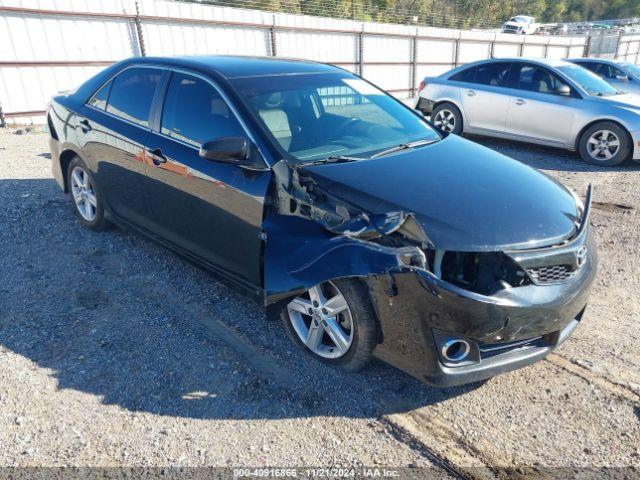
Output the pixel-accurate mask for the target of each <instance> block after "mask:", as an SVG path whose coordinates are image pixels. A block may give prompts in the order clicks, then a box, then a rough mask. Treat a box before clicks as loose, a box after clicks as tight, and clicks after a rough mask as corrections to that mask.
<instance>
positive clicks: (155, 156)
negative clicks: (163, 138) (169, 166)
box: [147, 148, 167, 165]
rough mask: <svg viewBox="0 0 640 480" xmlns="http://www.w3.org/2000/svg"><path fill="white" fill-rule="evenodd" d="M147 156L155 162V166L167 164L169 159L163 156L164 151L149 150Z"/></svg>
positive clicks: (157, 149)
mask: <svg viewBox="0 0 640 480" xmlns="http://www.w3.org/2000/svg"><path fill="white" fill-rule="evenodd" d="M147 155H148V156H149V157H150V158H151V160H153V164H154V165H160V164H161V163H167V157H165V156H164V155H163V154H162V150H160V149H159V148H154V149H151V150H147Z"/></svg>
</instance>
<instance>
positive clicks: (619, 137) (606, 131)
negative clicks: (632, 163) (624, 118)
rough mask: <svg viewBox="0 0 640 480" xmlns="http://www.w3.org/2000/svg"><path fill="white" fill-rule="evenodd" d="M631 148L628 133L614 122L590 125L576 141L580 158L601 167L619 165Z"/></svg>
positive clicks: (627, 155)
mask: <svg viewBox="0 0 640 480" xmlns="http://www.w3.org/2000/svg"><path fill="white" fill-rule="evenodd" d="M631 149H632V144H631V141H630V138H629V135H628V133H627V132H626V131H625V130H624V129H623V128H622V127H621V126H620V125H618V124H617V123H614V122H600V123H597V124H595V125H592V126H591V127H589V128H588V129H587V130H586V131H585V132H584V133H583V134H582V136H581V137H580V141H579V143H578V150H579V151H580V156H581V157H582V159H583V160H584V161H585V162H588V163H590V164H592V165H598V166H601V167H612V166H614V165H619V164H620V163H622V162H624V161H625V160H626V159H627V158H629V156H630V154H631Z"/></svg>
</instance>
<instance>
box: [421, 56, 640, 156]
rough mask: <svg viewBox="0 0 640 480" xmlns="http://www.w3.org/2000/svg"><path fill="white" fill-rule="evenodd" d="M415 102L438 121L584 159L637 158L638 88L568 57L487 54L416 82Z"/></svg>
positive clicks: (639, 127)
mask: <svg viewBox="0 0 640 480" xmlns="http://www.w3.org/2000/svg"><path fill="white" fill-rule="evenodd" d="M419 91H420V98H419V100H418V103H417V105H416V108H417V109H418V110H420V111H422V112H423V113H424V114H425V115H431V121H432V123H434V124H435V125H436V126H437V127H438V128H440V129H441V130H443V131H445V132H450V133H456V134H460V133H463V132H464V133H473V134H479V135H488V136H493V137H501V138H507V139H512V140H518V141H524V142H531V143H538V144H541V145H548V146H552V147H560V148H565V149H569V150H577V151H579V152H580V156H581V157H582V158H583V160H585V161H586V162H589V163H591V164H594V165H600V166H613V165H618V164H619V163H622V162H623V161H625V160H626V159H629V158H632V159H634V160H640V96H635V95H631V94H624V93H622V92H620V91H619V90H617V89H616V88H614V87H612V86H611V85H610V84H608V83H607V82H605V81H604V80H602V78H600V77H599V76H598V75H596V74H594V73H592V72H590V71H589V70H587V69H585V68H582V67H580V66H578V65H575V64H573V63H569V62H565V61H562V60H551V59H540V60H537V59H536V60H533V59H524V58H512V59H508V58H507V59H491V60H483V61H479V62H474V63H470V64H466V65H464V66H462V67H458V68H456V69H454V70H451V71H449V72H447V73H444V74H442V75H440V76H438V77H428V78H425V79H424V81H423V82H422V83H421V84H420V88H419Z"/></svg>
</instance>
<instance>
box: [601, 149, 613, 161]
mask: <svg viewBox="0 0 640 480" xmlns="http://www.w3.org/2000/svg"><path fill="white" fill-rule="evenodd" d="M602 154H603V155H604V158H606V159H607V160H609V159H610V158H611V157H613V155H612V154H611V150H609V149H608V148H605V149H603V150H602Z"/></svg>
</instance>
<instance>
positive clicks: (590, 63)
mask: <svg viewBox="0 0 640 480" xmlns="http://www.w3.org/2000/svg"><path fill="white" fill-rule="evenodd" d="M569 61H570V62H571V63H575V64H576V65H580V66H581V67H584V68H586V69H588V70H591V71H592V72H593V73H595V74H597V75H599V76H600V77H602V78H603V79H604V80H606V81H607V82H608V83H610V84H611V85H613V86H614V87H615V88H617V89H618V90H620V91H622V92H629V93H635V94H640V67H639V66H638V65H635V64H633V63H631V62H623V61H619V60H609V59H605V58H572V59H570V60H569Z"/></svg>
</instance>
